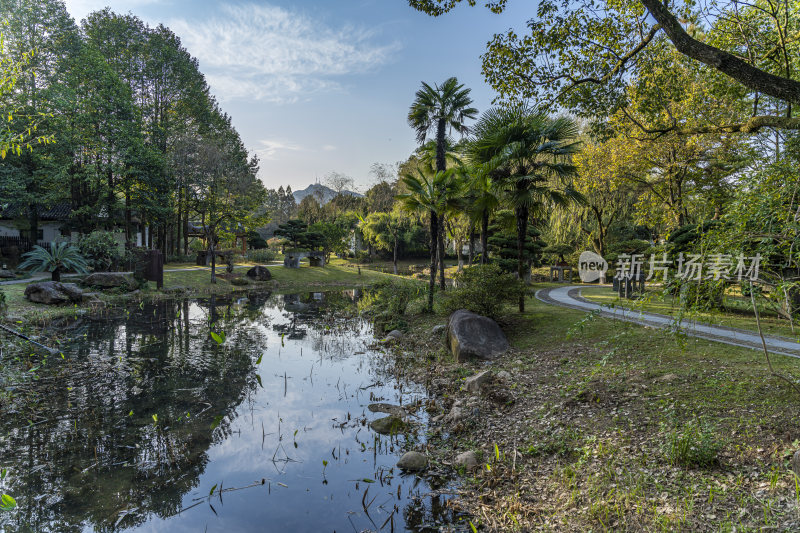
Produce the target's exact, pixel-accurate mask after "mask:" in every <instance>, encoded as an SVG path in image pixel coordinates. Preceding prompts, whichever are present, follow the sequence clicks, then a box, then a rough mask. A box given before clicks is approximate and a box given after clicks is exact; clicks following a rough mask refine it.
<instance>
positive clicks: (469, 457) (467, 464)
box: [453, 451, 479, 472]
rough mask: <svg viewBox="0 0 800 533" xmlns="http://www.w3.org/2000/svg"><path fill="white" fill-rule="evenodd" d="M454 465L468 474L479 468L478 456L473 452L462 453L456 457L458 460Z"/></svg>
mask: <svg viewBox="0 0 800 533" xmlns="http://www.w3.org/2000/svg"><path fill="white" fill-rule="evenodd" d="M453 464H455V465H456V466H460V467H462V468H464V469H465V470H466V471H467V472H470V471H472V470H475V469H476V468H478V464H479V462H478V454H476V453H475V452H471V451H470V452H464V453H460V454H458V455H457V456H456V460H455V462H454V463H453Z"/></svg>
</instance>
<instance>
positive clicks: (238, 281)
mask: <svg viewBox="0 0 800 533" xmlns="http://www.w3.org/2000/svg"><path fill="white" fill-rule="evenodd" d="M231 285H236V286H237V287H244V286H245V285H250V282H249V281H247V278H233V279H232V280H231Z"/></svg>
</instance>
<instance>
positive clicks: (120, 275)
mask: <svg viewBox="0 0 800 533" xmlns="http://www.w3.org/2000/svg"><path fill="white" fill-rule="evenodd" d="M83 284H84V285H86V286H87V287H97V288H98V289H117V288H123V289H132V288H133V287H135V286H136V281H134V279H133V275H132V274H126V273H125V272H95V273H94V274H89V275H88V276H86V277H85V278H84V280H83Z"/></svg>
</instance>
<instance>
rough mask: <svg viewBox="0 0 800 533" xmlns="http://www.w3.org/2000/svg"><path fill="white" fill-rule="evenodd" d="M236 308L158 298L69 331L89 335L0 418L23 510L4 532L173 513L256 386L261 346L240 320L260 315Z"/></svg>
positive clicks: (118, 522) (108, 524) (221, 302)
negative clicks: (222, 334)
mask: <svg viewBox="0 0 800 533" xmlns="http://www.w3.org/2000/svg"><path fill="white" fill-rule="evenodd" d="M235 303H236V302H234V301H232V300H231V299H221V298H215V299H213V300H211V299H209V300H204V301H200V302H198V303H197V304H190V302H189V301H161V302H156V303H152V304H144V305H142V306H141V308H138V307H134V308H131V309H130V310H129V311H130V316H129V317H126V318H120V319H116V320H107V321H104V322H95V323H91V324H88V325H87V324H85V323H84V325H82V326H80V329H78V330H77V331H75V333H76V334H79V335H80V336H81V337H83V335H84V334H85V338H82V339H81V340H80V341H79V342H76V343H75V344H74V345H72V346H71V348H70V349H69V351H67V359H66V360H65V361H64V362H61V363H56V364H52V363H51V364H50V365H49V367H50V368H49V369H48V372H47V373H44V372H42V378H41V380H40V382H39V383H34V384H33V385H31V387H30V388H29V389H28V390H27V391H26V392H25V394H24V395H23V396H22V397H21V401H22V400H24V403H20V404H19V405H18V410H19V411H18V412H15V413H14V412H12V413H5V414H4V416H3V417H2V420H1V421H0V431H2V434H3V435H5V436H4V438H3V439H2V441H0V454H2V457H3V466H4V467H6V468H8V469H9V471H10V472H11V476H13V478H12V479H11V481H10V486H9V487H8V491H9V492H10V493H13V494H14V496H15V497H17V500H18V503H19V504H20V508H19V511H18V512H16V513H14V514H5V515H0V524H6V521H8V520H11V517H12V516H13V517H14V523H13V524H6V525H8V526H9V527H12V528H14V530H18V531H46V530H53V531H65V532H66V531H82V530H84V524H87V523H88V524H91V525H92V527H94V528H95V529H96V530H98V531H113V530H115V529H117V526H118V527H120V528H121V527H129V526H131V525H134V524H136V523H140V522H143V521H144V520H145V519H146V518H147V516H148V515H149V514H150V513H154V514H156V515H158V516H162V517H164V516H170V515H173V514H175V513H177V512H178V511H179V510H180V509H181V505H182V498H183V495H184V494H186V493H187V492H189V491H190V490H192V489H193V488H194V487H195V486H196V485H197V483H198V478H199V476H200V474H202V472H203V470H204V468H205V465H206V463H207V461H208V457H207V455H206V452H207V450H208V449H209V447H210V446H211V445H212V444H214V443H215V442H219V441H220V440H222V439H224V438H225V437H226V436H227V434H228V433H229V431H230V426H229V418H233V417H235V413H234V410H235V409H236V408H237V406H239V405H240V404H241V402H242V401H243V400H244V398H245V397H246V395H247V394H248V393H249V391H252V390H253V389H254V387H255V386H256V380H255V373H254V360H255V358H256V357H257V354H258V353H260V352H261V351H262V349H263V347H264V345H265V342H266V339H264V338H263V336H262V335H261V334H260V333H259V332H258V329H257V328H255V327H250V326H249V324H251V323H252V322H251V321H250V320H249V318H248V316H250V315H251V314H253V313H255V314H261V312H260V311H259V310H257V309H255V308H254V307H253V306H254V305H257V304H258V302H256V303H255V304H254V303H253V301H252V299H251V300H250V303H249V305H244V306H238V305H235ZM191 305H196V306H197V309H199V310H200V313H194V314H199V315H200V316H199V317H195V316H192V315H193V313H192V311H191V309H190V306H191ZM203 315H204V316H203ZM212 318H216V320H214V322H215V323H216V324H215V327H216V328H218V329H219V330H222V331H226V333H227V340H226V342H225V344H224V345H223V346H217V344H216V343H215V342H214V341H213V340H212V339H210V337H209V321H211V320H212ZM153 415H156V416H157V418H158V421H157V423H154V420H153ZM219 416H222V419H221V420H217V419H218V417H219ZM27 420H30V422H31V423H30V424H29V423H28V422H27ZM212 425H216V429H213V430H212ZM56 524H57V525H56Z"/></svg>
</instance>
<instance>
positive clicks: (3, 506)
mask: <svg viewBox="0 0 800 533" xmlns="http://www.w3.org/2000/svg"><path fill="white" fill-rule="evenodd" d="M16 507H17V502H16V501H15V500H14V498H12V497H11V496H9V495H8V494H3V495H0V511H13V510H14V509H15V508H16Z"/></svg>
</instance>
